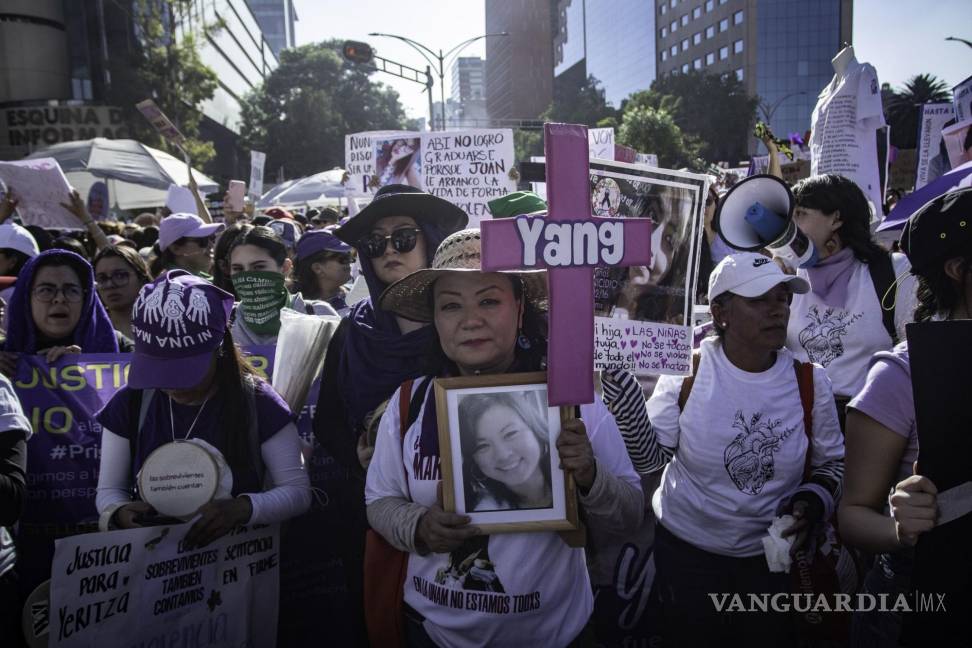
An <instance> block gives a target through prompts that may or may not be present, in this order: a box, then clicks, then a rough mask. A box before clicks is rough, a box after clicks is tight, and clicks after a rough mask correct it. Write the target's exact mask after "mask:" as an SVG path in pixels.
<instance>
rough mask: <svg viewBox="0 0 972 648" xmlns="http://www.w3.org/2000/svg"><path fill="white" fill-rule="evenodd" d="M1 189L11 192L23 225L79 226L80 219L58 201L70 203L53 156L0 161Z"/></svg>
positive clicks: (67, 185) (62, 175) (62, 174)
mask: <svg viewBox="0 0 972 648" xmlns="http://www.w3.org/2000/svg"><path fill="white" fill-rule="evenodd" d="M0 181H2V182H3V185H4V186H3V189H4V192H5V193H6V192H7V191H12V192H13V195H14V197H15V198H16V199H17V201H18V202H19V204H18V205H17V212H18V213H19V214H20V219H21V220H22V221H23V222H24V224H25V225H40V226H41V227H44V228H49V229H81V221H79V220H78V219H77V218H75V217H74V216H73V215H72V214H71V212H69V211H68V210H67V209H65V208H64V207H62V204H68V203H70V202H71V185H69V184H68V181H67V177H66V176H65V175H64V172H63V171H61V165H59V164H58V163H57V160H55V159H54V158H37V159H34V160H18V161H16V162H0Z"/></svg>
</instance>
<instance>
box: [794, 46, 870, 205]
mask: <svg viewBox="0 0 972 648" xmlns="http://www.w3.org/2000/svg"><path fill="white" fill-rule="evenodd" d="M882 126H884V111H883V109H882V107H881V87H880V84H879V83H878V78H877V72H876V71H875V70H874V66H872V65H870V64H868V63H858V62H857V60H856V59H851V61H850V62H849V63H848V64H847V67H846V69H845V70H844V74H836V75H834V78H833V79H831V81H830V83H829V84H828V85H827V87H825V88H824V89H823V90H822V91H821V92H820V95H819V97H818V98H817V105H816V106H815V107H814V109H813V114H812V115H811V117H810V175H811V176H815V175H823V174H825V173H835V174H837V175H842V176H845V177H847V178H849V179H851V180H853V181H854V182H855V183H856V184H857V186H858V187H860V188H861V191H863V192H864V195H865V196H867V199H868V200H870V201H871V203H872V204H873V206H874V210H875V213H876V214H878V215H880V213H881V206H882V205H883V204H884V199H883V196H882V192H881V178H880V174H879V171H878V157H877V136H876V131H877V129H878V128H881V127H882Z"/></svg>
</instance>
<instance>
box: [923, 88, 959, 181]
mask: <svg viewBox="0 0 972 648" xmlns="http://www.w3.org/2000/svg"><path fill="white" fill-rule="evenodd" d="M954 115H955V109H954V108H953V107H952V104H950V103H927V104H924V105H923V106H922V107H921V122H919V124H918V162H917V165H916V167H917V168H916V169H915V189H921V188H922V187H924V186H925V185H926V184H928V183H929V182H931V181H932V180H937V179H938V178H940V177H941V176H942V175H943V174H945V173H947V172H948V170H949V169H950V168H951V167H950V166H949V164H948V153H947V152H945V151H943V148H944V147H943V146H942V127H943V126H944V125H945V124H947V123H948V122H949V121H950V120H951V119H952V117H953V116H954Z"/></svg>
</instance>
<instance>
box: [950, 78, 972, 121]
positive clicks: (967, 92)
mask: <svg viewBox="0 0 972 648" xmlns="http://www.w3.org/2000/svg"><path fill="white" fill-rule="evenodd" d="M952 105H953V106H954V108H955V119H956V120H957V121H965V120H966V119H972V76H970V77H969V78H967V79H966V80H965V81H963V82H962V83H960V84H958V85H957V86H955V87H954V88H952Z"/></svg>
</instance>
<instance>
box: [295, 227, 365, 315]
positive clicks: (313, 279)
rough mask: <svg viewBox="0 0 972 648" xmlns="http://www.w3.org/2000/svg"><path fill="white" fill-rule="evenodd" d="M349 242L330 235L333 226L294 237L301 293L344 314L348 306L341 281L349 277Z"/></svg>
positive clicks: (343, 283) (345, 281) (350, 258)
mask: <svg viewBox="0 0 972 648" xmlns="http://www.w3.org/2000/svg"><path fill="white" fill-rule="evenodd" d="M352 258H353V257H352V254H351V246H350V245H348V244H347V243H345V242H344V241H342V240H341V239H339V238H338V237H336V236H334V229H333V228H326V229H321V230H312V231H310V232H307V233H306V234H304V235H303V236H301V237H300V240H299V241H297V258H296V265H297V271H296V275H297V287H298V289H299V290H300V293H301V294H302V295H303V296H304V297H308V298H310V299H321V300H323V301H326V302H327V303H328V304H330V305H331V307H332V308H334V310H336V311H337V312H338V315H340V316H341V317H344V316H345V315H347V314H348V311H350V310H351V309H350V308H348V303H347V301H346V297H347V294H348V291H347V290H346V289H345V284H347V283H348V280H349V279H350V278H351V261H352Z"/></svg>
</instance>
